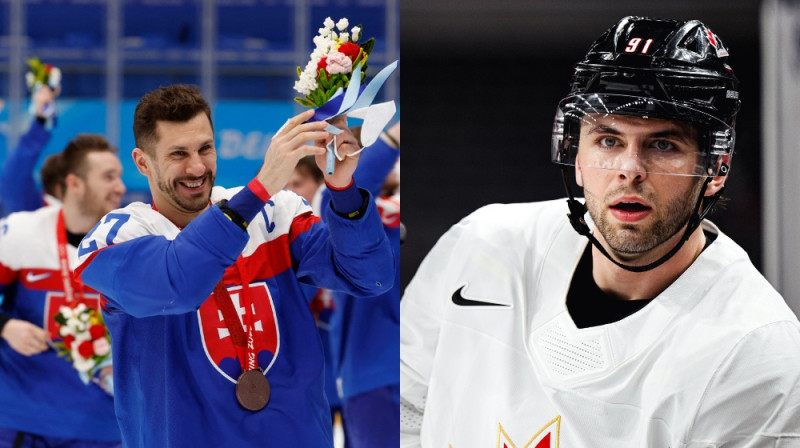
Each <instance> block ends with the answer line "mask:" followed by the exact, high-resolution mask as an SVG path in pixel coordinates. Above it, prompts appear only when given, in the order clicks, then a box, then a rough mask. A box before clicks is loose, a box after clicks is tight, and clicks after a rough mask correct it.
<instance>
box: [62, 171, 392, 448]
mask: <svg viewBox="0 0 800 448" xmlns="http://www.w3.org/2000/svg"><path fill="white" fill-rule="evenodd" d="M235 193H236V190H225V189H222V188H219V187H218V188H215V189H214V190H213V192H212V202H214V203H216V202H218V201H219V200H221V199H230V198H231V197H232V196H233V195H234V194H235ZM371 202H372V201H371V200H370V204H369V207H368V208H367V211H366V213H365V215H364V216H363V217H362V218H361V219H359V220H348V219H345V218H342V217H340V216H338V215H336V214H335V213H332V211H331V210H330V209H329V210H326V212H327V213H329V216H328V217H327V221H326V223H323V222H321V221H320V219H319V218H317V217H315V216H313V214H312V213H311V209H310V207H309V206H308V205H307V204H305V203H304V202H303V201H302V200H301V198H300V197H299V196H297V195H295V194H294V193H291V192H288V191H282V192H280V193H278V194H277V195H275V196H274V197H272V198H271V199H270V200H269V201H268V202H267V204H266V205H265V206H264V208H263V209H262V210H261V212H260V213H259V214H258V215H256V218H255V219H253V220H252V221H251V222H250V223H249V225H248V227H247V232H244V231H242V229H241V228H240V227H238V226H237V225H236V224H234V223H233V222H231V220H229V219H228V218H227V217H226V216H225V215H224V214H223V213H222V212H221V211H220V209H219V208H218V207H216V206H212V207H210V208H209V209H208V210H207V211H206V212H204V213H202V214H201V215H200V216H198V217H197V218H195V219H194V220H193V221H192V222H191V223H190V224H189V225H188V226H186V227H185V228H184V229H183V230H180V229H178V228H177V227H176V226H175V225H174V224H172V223H171V222H170V221H169V220H167V219H166V218H165V217H164V216H163V215H161V214H160V213H158V212H157V211H155V210H153V209H152V208H151V207H150V206H149V205H145V204H142V203H134V204H131V205H129V206H128V207H126V208H124V209H120V210H116V211H114V212H112V213H109V214H108V215H106V217H105V218H104V219H103V220H101V222H100V223H99V224H98V226H97V227H95V229H94V230H93V231H92V232H91V233H90V234H89V235H87V237H86V238H85V239H84V241H83V243H82V244H81V248H80V249H79V256H80V260H81V266H80V267H79V270H78V273H79V274H80V275H81V276H82V279H83V281H84V282H85V283H86V284H87V285H90V286H92V287H93V288H95V289H96V290H98V291H100V292H101V293H102V294H103V296H104V297H105V298H106V299H107V300H108V303H107V307H106V309H105V310H104V317H105V319H106V324H107V325H108V327H109V329H110V331H111V336H112V338H111V339H112V344H113V347H114V363H115V364H114V366H115V370H114V374H115V377H114V384H115V388H116V392H115V399H116V410H117V418H118V420H119V424H120V428H121V430H122V434H123V440H124V442H125V444H126V446H129V447H153V446H158V447H186V446H259V447H287V446H298V447H326V446H327V447H332V446H333V441H332V431H331V421H330V413H329V409H328V403H327V401H326V399H325V394H324V390H323V355H322V347H321V345H320V340H319V336H318V334H317V329H316V326H315V323H314V319H313V316H312V314H311V311H310V310H309V305H308V302H307V301H306V299H305V298H304V296H303V293H302V291H301V288H300V283H299V282H300V281H302V282H304V283H309V284H313V285H316V286H320V287H326V288H330V289H334V290H343V291H348V292H349V293H350V294H355V295H361V296H364V295H373V296H374V295H378V294H382V293H384V292H386V291H387V290H388V289H389V288H391V286H392V283H393V278H394V262H393V259H392V253H391V249H390V247H389V243H388V241H387V239H386V236H385V234H384V231H383V228H382V226H381V222H380V219H379V217H378V214H377V211H376V209H375V206H374V204H372V203H371ZM326 224H327V225H326ZM237 259H238V261H237ZM234 262H236V265H235V266H234V267H232V265H234ZM223 275H224V284H225V286H226V287H227V289H228V291H229V293H230V297H231V300H232V301H233V305H234V307H235V309H236V310H237V311H238V315H239V320H240V322H241V323H242V325H243V328H244V326H245V322H252V326H253V330H254V346H255V351H256V353H257V357H258V362H259V366H260V367H261V368H262V369H263V370H264V372H265V375H266V377H267V379H268V380H269V383H270V385H271V398H270V401H269V403H268V404H267V406H266V408H264V409H262V410H261V411H257V412H252V411H248V410H245V409H244V408H242V407H241V406H240V405H239V404H238V403H237V400H236V397H235V393H234V389H235V382H236V379H237V378H238V376H239V374H240V373H241V367H240V364H239V359H238V355H237V352H236V350H235V347H234V344H233V342H232V338H231V336H230V333H229V330H228V329H227V327H226V326H225V322H224V320H223V317H222V313H221V312H220V310H219V309H218V307H217V303H216V301H215V300H214V298H213V296H211V293H212V290H213V289H214V286H215V285H216V284H217V283H218V282H219V280H220V279H223ZM242 285H247V286H248V289H249V295H250V297H251V299H252V300H251V306H250V307H249V308H250V309H246V308H245V307H242V306H241V302H240V296H241V294H242V289H243V287H242ZM246 313H247V314H246ZM243 316H244V318H243ZM244 329H245V332H246V333H247V328H244Z"/></svg>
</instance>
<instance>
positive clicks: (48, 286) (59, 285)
mask: <svg viewBox="0 0 800 448" xmlns="http://www.w3.org/2000/svg"><path fill="white" fill-rule="evenodd" d="M73 275H75V274H73ZM75 279H76V280H77V281H78V282H80V279H79V278H78V277H77V276H76V277H75ZM17 281H18V282H19V283H20V284H21V285H22V286H24V287H25V288H27V289H31V290H36V291H64V280H63V279H62V278H61V271H60V270H58V269H21V270H20V271H19V278H17ZM82 292H83V293H97V291H95V290H94V289H92V288H90V287H88V286H86V285H83V290H82ZM76 293H77V291H76Z"/></svg>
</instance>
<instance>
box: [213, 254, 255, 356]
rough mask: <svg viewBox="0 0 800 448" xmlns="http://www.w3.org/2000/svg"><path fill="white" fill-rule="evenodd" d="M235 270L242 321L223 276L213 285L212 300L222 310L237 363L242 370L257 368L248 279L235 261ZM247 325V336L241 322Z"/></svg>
mask: <svg viewBox="0 0 800 448" xmlns="http://www.w3.org/2000/svg"><path fill="white" fill-rule="evenodd" d="M235 266H236V270H237V271H239V278H240V279H241V281H242V292H241V294H240V295H239V300H240V305H241V306H242V307H243V308H244V309H245V313H244V317H243V318H242V321H241V322H240V321H239V318H238V317H237V315H236V309H235V308H234V306H233V299H231V295H230V293H228V289H227V288H226V287H225V283H224V277H223V279H222V280H220V281H219V283H217V286H216V287H214V300H215V301H216V302H217V308H219V310H220V311H221V312H222V318H223V320H224V321H225V326H226V327H227V328H228V332H229V333H230V335H231V340H232V341H233V345H234V347H235V348H236V352H237V353H238V354H239V364H240V365H241V367H242V372H247V371H249V370H255V369H258V360H257V359H256V353H255V343H254V341H253V325H252V316H251V314H250V313H251V311H252V310H251V306H252V303H251V301H250V285H249V284H248V280H247V279H245V277H244V276H243V275H242V269H241V267H240V265H239V263H238V262H237V263H236V264H235ZM243 323H244V325H245V326H246V327H247V336H245V334H244V329H243V328H242V324H243Z"/></svg>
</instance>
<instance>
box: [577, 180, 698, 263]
mask: <svg viewBox="0 0 800 448" xmlns="http://www.w3.org/2000/svg"><path fill="white" fill-rule="evenodd" d="M701 186H702V182H698V183H695V184H693V185H692V187H691V188H690V189H689V191H687V192H686V194H676V195H674V196H672V197H670V198H668V199H667V200H666V203H664V204H663V205H662V204H661V203H660V201H659V200H658V198H657V197H656V196H655V194H653V193H652V192H647V191H645V190H644V187H643V186H642V184H634V185H633V186H620V188H618V189H616V190H614V191H611V192H610V193H607V194H606V195H605V198H604V199H603V200H602V201H601V200H598V199H597V198H596V196H594V195H593V194H591V192H589V191H587V190H585V191H584V196H585V198H586V208H587V209H588V210H589V215H590V216H591V217H592V220H593V221H594V223H595V227H596V228H597V230H598V231H599V232H600V235H602V236H603V239H604V240H605V241H606V243H607V244H608V246H609V247H610V248H611V249H612V250H613V251H614V252H616V253H617V254H620V255H627V256H635V255H640V254H644V253H647V252H649V251H651V250H653V249H655V248H656V247H658V246H660V245H661V244H663V243H664V242H666V241H667V240H669V239H670V238H672V237H673V236H674V235H675V234H676V233H678V231H680V230H681V229H682V228H683V226H684V225H686V223H687V222H688V221H689V217H691V215H692V213H693V212H694V205H695V201H696V199H697V195H699V194H700V188H701ZM630 193H635V194H636V195H637V196H640V197H641V198H643V199H644V200H645V201H647V203H648V204H650V206H651V207H652V212H651V214H650V216H649V217H648V218H651V222H650V223H649V224H646V225H645V224H640V223H620V222H611V220H610V219H609V218H610V212H608V209H607V206H608V204H610V203H611V202H612V201H614V200H615V199H616V198H618V197H620V196H622V195H625V194H630Z"/></svg>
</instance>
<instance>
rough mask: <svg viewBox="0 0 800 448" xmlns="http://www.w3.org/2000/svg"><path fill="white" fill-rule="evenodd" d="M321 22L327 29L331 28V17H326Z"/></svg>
mask: <svg viewBox="0 0 800 448" xmlns="http://www.w3.org/2000/svg"><path fill="white" fill-rule="evenodd" d="M322 24H323V25H325V28H326V29H329V30H331V29H333V19H331V18H330V17H326V18H325V21H324V22H322Z"/></svg>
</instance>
